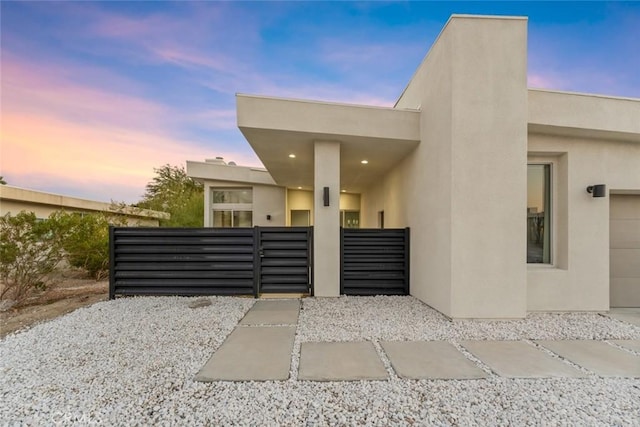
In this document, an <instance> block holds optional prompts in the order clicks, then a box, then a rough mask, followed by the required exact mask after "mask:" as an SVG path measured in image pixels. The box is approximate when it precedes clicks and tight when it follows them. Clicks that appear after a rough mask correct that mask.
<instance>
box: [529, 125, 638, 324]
mask: <svg viewBox="0 0 640 427" xmlns="http://www.w3.org/2000/svg"><path fill="white" fill-rule="evenodd" d="M528 149H529V159H530V160H534V161H550V162H554V163H553V166H552V167H553V176H554V178H555V179H554V188H553V191H554V197H553V203H552V204H554V208H553V210H552V212H553V221H554V222H553V225H554V227H553V230H552V234H553V248H554V251H553V252H554V253H555V254H554V255H552V257H553V260H552V261H553V265H552V266H534V265H529V266H528V270H527V308H528V310H531V311H536V310H544V311H549V310H597V311H601V310H608V309H609V195H608V196H607V197H603V198H593V197H591V195H590V194H588V193H587V192H586V187H587V186H589V185H593V184H606V185H607V191H608V192H614V193H615V192H617V191H618V192H637V193H638V194H640V167H639V166H638V165H640V144H638V143H637V142H634V141H627V142H625V141H611V140H603V139H586V138H581V137H566V136H559V135H546V134H536V133H532V134H530V135H529V148H528Z"/></svg>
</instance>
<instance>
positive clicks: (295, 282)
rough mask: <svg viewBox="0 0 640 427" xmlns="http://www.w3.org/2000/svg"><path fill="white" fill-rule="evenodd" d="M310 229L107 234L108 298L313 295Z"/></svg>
mask: <svg viewBox="0 0 640 427" xmlns="http://www.w3.org/2000/svg"><path fill="white" fill-rule="evenodd" d="M312 236H313V232H312V228H311V227H286V228H285V227H254V228H139V227H112V228H111V229H110V230H109V245H110V248H109V250H110V276H109V277H110V279H109V280H110V283H109V298H111V299H113V298H115V296H116V295H184V296H191V295H254V296H258V295H259V293H262V292H265V293H269V292H296V293H306V292H309V290H310V286H311V260H312V257H311V247H312V244H311V240H312Z"/></svg>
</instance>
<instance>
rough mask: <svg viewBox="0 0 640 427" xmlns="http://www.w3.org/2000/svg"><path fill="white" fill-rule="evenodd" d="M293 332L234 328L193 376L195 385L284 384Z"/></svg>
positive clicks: (281, 329)
mask: <svg viewBox="0 0 640 427" xmlns="http://www.w3.org/2000/svg"><path fill="white" fill-rule="evenodd" d="M295 332H296V328H295V327H289V326H277V327H276V326H271V327H236V328H235V329H234V330H233V332H231V334H230V335H229V336H228V337H227V339H226V341H225V342H224V343H223V344H222V346H221V347H220V348H219V349H218V351H216V352H215V353H214V354H213V356H211V358H210V359H209V361H208V362H207V363H206V364H205V365H204V367H203V368H202V369H200V372H198V374H197V375H196V378H195V379H196V381H219V380H223V381H269V380H286V379H288V378H289V369H290V367H291V352H292V350H293V339H294V337H295Z"/></svg>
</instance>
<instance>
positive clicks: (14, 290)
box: [0, 211, 63, 302]
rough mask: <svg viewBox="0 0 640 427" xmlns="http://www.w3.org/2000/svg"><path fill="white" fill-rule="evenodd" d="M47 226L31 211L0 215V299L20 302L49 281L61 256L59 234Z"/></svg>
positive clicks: (48, 224) (47, 223) (45, 222)
mask: <svg viewBox="0 0 640 427" xmlns="http://www.w3.org/2000/svg"><path fill="white" fill-rule="evenodd" d="M51 225H52V224H51V223H50V222H49V221H39V220H38V219H37V218H36V216H35V214H34V213H32V212H25V211H23V212H20V213H19V214H17V215H15V216H11V215H10V214H7V215H4V216H2V217H0V281H2V288H1V289H0V299H13V300H15V301H17V302H21V301H23V300H24V299H25V298H26V297H27V296H29V294H30V293H31V292H33V291H34V290H37V289H45V288H46V286H47V285H48V284H49V283H50V278H49V275H50V273H51V272H53V271H54V270H55V268H56V266H57V265H58V263H59V262H60V261H61V260H62V259H63V249H62V240H63V236H62V235H61V233H60V232H59V231H60V230H57V229H55V227H52V226H51Z"/></svg>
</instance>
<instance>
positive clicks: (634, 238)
mask: <svg viewBox="0 0 640 427" xmlns="http://www.w3.org/2000/svg"><path fill="white" fill-rule="evenodd" d="M609 218H610V221H611V224H610V248H611V249H610V255H609V256H610V270H609V271H610V273H609V275H610V282H609V283H610V291H609V292H610V298H611V299H610V303H611V307H640V196H637V195H611V208H610V216H609Z"/></svg>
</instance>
